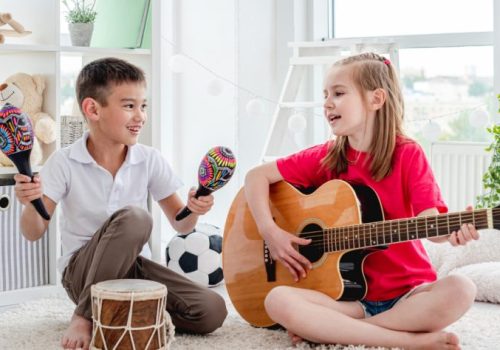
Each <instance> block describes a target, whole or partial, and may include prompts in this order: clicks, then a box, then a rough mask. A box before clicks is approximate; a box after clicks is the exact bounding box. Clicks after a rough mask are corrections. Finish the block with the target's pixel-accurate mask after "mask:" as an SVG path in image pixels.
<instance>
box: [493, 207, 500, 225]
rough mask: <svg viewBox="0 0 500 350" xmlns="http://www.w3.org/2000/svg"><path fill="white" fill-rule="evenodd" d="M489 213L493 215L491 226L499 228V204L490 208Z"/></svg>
mask: <svg viewBox="0 0 500 350" xmlns="http://www.w3.org/2000/svg"><path fill="white" fill-rule="evenodd" d="M491 215H492V216H493V227H494V228H496V229H497V230H500V204H499V205H497V206H496V207H495V208H493V209H491Z"/></svg>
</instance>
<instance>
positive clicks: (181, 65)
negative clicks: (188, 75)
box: [168, 54, 187, 73]
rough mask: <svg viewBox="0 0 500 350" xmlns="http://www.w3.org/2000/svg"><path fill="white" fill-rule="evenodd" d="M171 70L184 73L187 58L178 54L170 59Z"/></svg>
mask: <svg viewBox="0 0 500 350" xmlns="http://www.w3.org/2000/svg"><path fill="white" fill-rule="evenodd" d="M168 65H169V67H170V70H171V71H172V72H174V73H184V72H185V71H186V69H187V59H186V57H185V56H184V55H181V54H177V55H173V56H172V57H170V60H169V61H168Z"/></svg>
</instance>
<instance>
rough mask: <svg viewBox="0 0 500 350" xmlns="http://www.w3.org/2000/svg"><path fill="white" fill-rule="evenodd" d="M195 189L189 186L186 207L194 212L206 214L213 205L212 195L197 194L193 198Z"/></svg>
mask: <svg viewBox="0 0 500 350" xmlns="http://www.w3.org/2000/svg"><path fill="white" fill-rule="evenodd" d="M195 194H196V189H195V188H194V187H191V189H190V190H189V194H188V202H187V207H188V208H189V210H191V211H192V212H193V213H194V214H198V215H203V214H206V213H207V212H208V211H209V210H210V209H211V208H212V206H213V205H214V196H212V195H211V194H209V195H208V196H199V197H198V198H195V197H194V195H195Z"/></svg>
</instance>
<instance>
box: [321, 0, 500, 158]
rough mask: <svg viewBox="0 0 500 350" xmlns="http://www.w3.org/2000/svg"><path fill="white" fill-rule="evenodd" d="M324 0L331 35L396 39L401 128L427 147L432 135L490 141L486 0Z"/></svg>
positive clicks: (492, 116)
mask: <svg viewBox="0 0 500 350" xmlns="http://www.w3.org/2000/svg"><path fill="white" fill-rule="evenodd" d="M331 4H332V16H331V21H332V23H331V25H330V28H331V36H332V38H333V39H339V38H370V37H371V39H372V40H373V37H383V39H384V40H392V41H395V42H396V43H397V44H398V47H399V48H400V49H399V51H398V52H399V70H400V80H401V84H402V87H403V93H404V96H405V108H406V110H405V111H406V113H405V118H406V122H405V123H406V130H407V131H408V132H409V134H410V135H411V136H413V137H415V138H417V139H418V140H419V142H421V143H422V145H423V146H424V147H425V148H426V149H427V146H428V145H429V144H430V142H431V141H434V140H436V139H438V140H443V141H444V140H450V141H452V140H453V141H487V140H489V136H490V135H489V134H488V133H487V132H486V130H485V125H486V123H487V122H492V121H498V120H499V116H498V112H497V111H496V109H497V105H496V98H495V97H494V93H493V32H492V31H493V1H492V0H476V1H474V2H469V1H467V2H465V1H464V2H457V1H452V0H440V1H435V0H420V1H413V2H412V1H398V0H388V1H384V2H382V3H381V2H373V1H370V0H332V3H331ZM360 9H362V10H361V11H360ZM353 19H355V20H353ZM431 121H432V122H431ZM429 124H432V127H430V125H429Z"/></svg>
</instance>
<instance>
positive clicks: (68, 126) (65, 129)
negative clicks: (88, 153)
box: [61, 115, 87, 148]
mask: <svg viewBox="0 0 500 350" xmlns="http://www.w3.org/2000/svg"><path fill="white" fill-rule="evenodd" d="M86 129H87V123H85V120H84V119H83V117H79V116H73V115H62V116H61V148H64V147H67V146H69V145H71V144H72V143H74V142H75V141H76V140H78V139H79V138H80V137H81V136H82V135H83V132H84V131H85V130H86Z"/></svg>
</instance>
